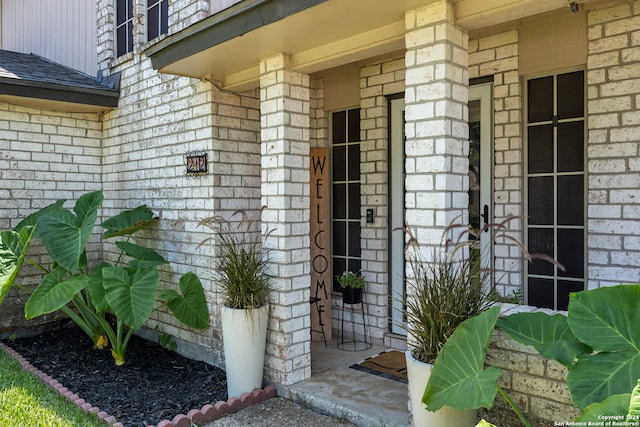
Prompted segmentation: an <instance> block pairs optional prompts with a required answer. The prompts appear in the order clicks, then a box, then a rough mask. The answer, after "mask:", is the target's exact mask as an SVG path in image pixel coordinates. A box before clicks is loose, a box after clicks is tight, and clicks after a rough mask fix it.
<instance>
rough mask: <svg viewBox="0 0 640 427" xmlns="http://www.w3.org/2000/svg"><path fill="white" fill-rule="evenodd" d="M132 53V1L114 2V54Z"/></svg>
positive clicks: (119, 0)
mask: <svg viewBox="0 0 640 427" xmlns="http://www.w3.org/2000/svg"><path fill="white" fill-rule="evenodd" d="M132 51H133V0H116V53H117V56H122V55H124V54H125V53H127V52H132Z"/></svg>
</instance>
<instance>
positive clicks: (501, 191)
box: [469, 30, 524, 295]
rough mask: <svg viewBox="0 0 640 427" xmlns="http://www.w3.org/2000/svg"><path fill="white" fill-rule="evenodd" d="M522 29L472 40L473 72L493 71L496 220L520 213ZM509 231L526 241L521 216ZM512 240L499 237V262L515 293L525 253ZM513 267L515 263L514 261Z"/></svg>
mask: <svg viewBox="0 0 640 427" xmlns="http://www.w3.org/2000/svg"><path fill="white" fill-rule="evenodd" d="M517 67H518V32H517V31H515V30H512V31H505V32H502V33H498V34H493V35H490V36H486V37H483V38H480V39H476V40H470V41H469V78H471V79H473V78H478V77H484V76H489V75H493V79H494V80H493V97H494V99H493V106H494V128H493V136H494V140H493V143H494V147H493V149H494V159H493V160H494V174H493V190H494V205H493V215H494V221H495V222H501V221H503V220H505V219H506V218H507V217H508V216H509V215H513V216H516V217H520V218H521V217H522V215H523V214H524V210H523V199H524V198H523V196H522V193H523V181H522V173H523V157H524V152H523V139H522V132H521V123H522V88H521V84H520V80H519V76H518V68H517ZM508 230H509V232H510V234H511V235H512V236H513V237H514V238H516V239H517V240H519V241H524V235H523V222H522V221H521V220H517V221H510V222H509V224H508ZM518 252H519V251H518V250H517V247H516V246H515V245H514V244H513V242H511V241H509V240H506V239H502V240H500V241H498V242H496V248H495V252H494V255H495V268H496V270H497V274H496V276H495V277H496V279H497V290H498V291H499V292H501V293H502V294H503V295H511V294H512V292H513V291H516V290H520V289H521V284H522V263H521V262H520V261H519V260H520V259H521V258H522V254H521V253H518ZM510 266H511V267H515V269H511V270H510V268H511V267H510Z"/></svg>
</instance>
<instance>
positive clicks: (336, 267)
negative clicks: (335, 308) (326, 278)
mask: <svg viewBox="0 0 640 427" xmlns="http://www.w3.org/2000/svg"><path fill="white" fill-rule="evenodd" d="M333 271H334V273H335V272H336V271H339V272H342V271H347V259H346V258H344V257H338V256H334V257H333ZM338 275H339V273H336V274H334V275H333V291H334V292H340V284H339V283H338V280H337V279H336V276H338Z"/></svg>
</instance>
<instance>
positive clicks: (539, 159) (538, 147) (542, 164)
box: [527, 125, 553, 173]
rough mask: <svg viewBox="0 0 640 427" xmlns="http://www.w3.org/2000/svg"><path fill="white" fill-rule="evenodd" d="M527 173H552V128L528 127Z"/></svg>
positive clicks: (547, 126) (550, 126)
mask: <svg viewBox="0 0 640 427" xmlns="http://www.w3.org/2000/svg"><path fill="white" fill-rule="evenodd" d="M527 155H528V156H529V173H551V172H553V126H552V125H543V126H530V127H529V130H528V152H527Z"/></svg>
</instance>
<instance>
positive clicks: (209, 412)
mask: <svg viewBox="0 0 640 427" xmlns="http://www.w3.org/2000/svg"><path fill="white" fill-rule="evenodd" d="M0 349H2V350H4V351H5V352H6V353H7V354H8V355H9V356H11V357H13V358H14V359H15V360H17V361H18V363H20V365H21V366H22V369H24V370H25V371H28V372H31V373H33V374H34V375H35V376H36V377H38V378H39V379H40V381H42V383H43V384H45V385H48V386H49V387H51V388H52V389H54V390H56V391H57V392H58V393H60V394H61V395H62V396H64V397H66V398H67V399H68V400H69V401H71V402H73V403H75V404H76V405H77V406H78V407H79V408H81V409H83V410H84V411H86V412H89V413H93V414H96V415H98V418H99V419H100V420H102V421H104V422H105V423H106V424H107V425H109V426H112V427H124V425H123V424H122V423H120V422H118V421H117V420H116V418H115V417H113V416H111V415H109V414H107V413H106V412H104V411H101V410H100V408H97V407H95V406H93V405H91V404H90V403H88V402H87V401H85V400H84V399H82V398H81V397H80V396H78V395H77V394H75V393H74V392H72V391H70V390H69V389H67V388H66V387H65V386H64V385H63V384H61V383H60V382H59V381H58V380H56V379H55V378H53V377H51V376H50V375H47V374H46V373H45V372H42V371H41V370H39V369H38V368H36V367H35V366H33V365H32V364H31V363H29V361H28V360H27V359H25V358H24V357H22V355H21V354H20V353H18V352H17V351H15V350H14V349H12V348H11V347H8V346H7V345H5V344H4V343H1V342H0ZM275 396H276V389H275V388H274V387H273V386H267V387H265V388H263V389H260V388H257V389H255V390H253V392H251V393H243V394H242V395H241V396H240V397H232V398H231V399H229V400H227V401H226V402H225V401H219V402H217V403H216V404H214V405H211V404H206V405H204V406H203V407H202V409H192V410H190V411H189V413H188V414H186V415H185V414H178V415H176V416H175V417H173V420H171V421H169V420H162V421H160V422H159V423H158V424H157V426H155V427H190V426H191V423H192V422H193V423H195V424H198V425H200V424H203V423H207V422H211V421H213V420H216V419H218V418H220V417H223V416H224V415H228V414H233V413H234V412H238V411H240V410H241V409H245V408H247V407H249V406H252V405H255V404H256V403H261V402H264V401H265V400H269V399H271V398H273V397H275ZM148 427H154V426H148Z"/></svg>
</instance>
